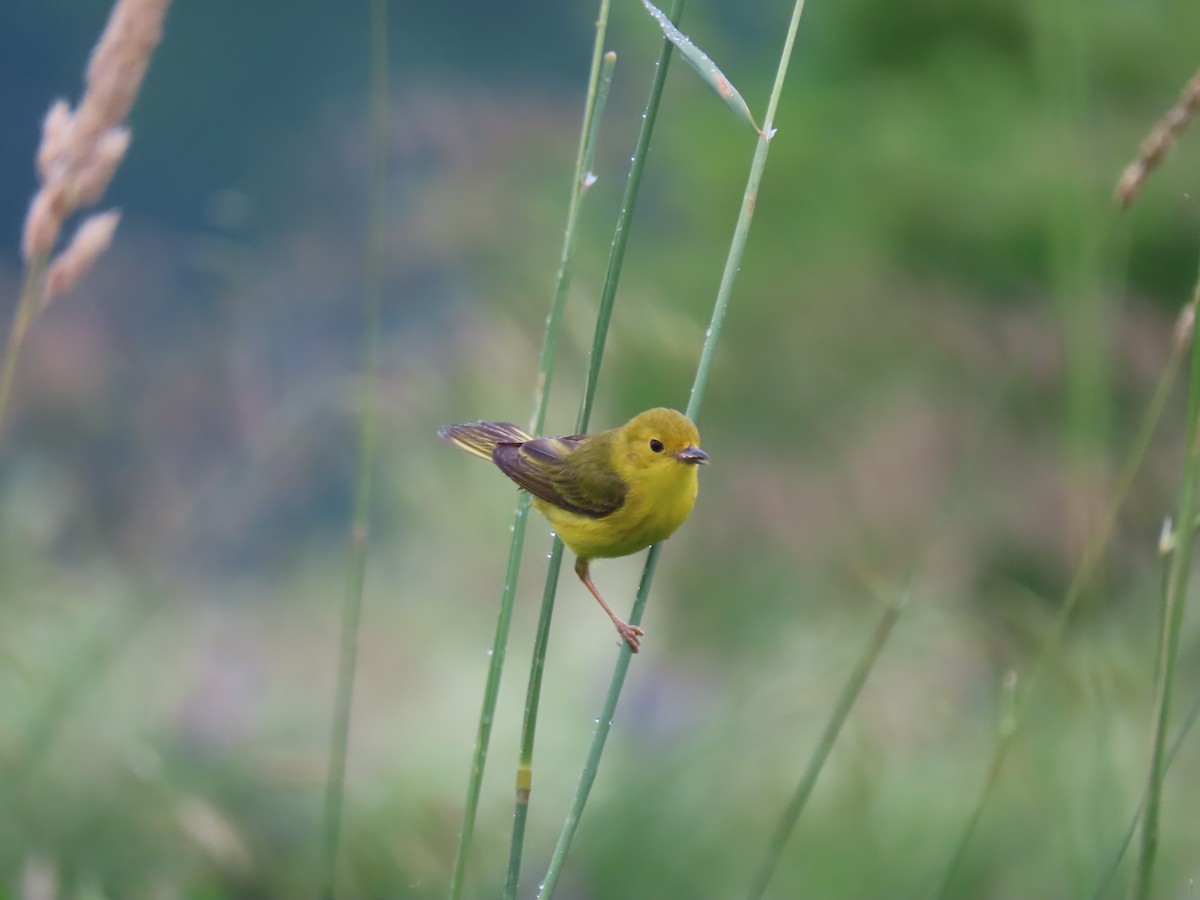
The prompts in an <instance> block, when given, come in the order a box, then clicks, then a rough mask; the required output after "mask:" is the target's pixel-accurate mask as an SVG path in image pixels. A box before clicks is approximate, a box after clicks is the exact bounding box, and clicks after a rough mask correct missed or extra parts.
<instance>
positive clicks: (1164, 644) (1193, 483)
mask: <svg viewBox="0 0 1200 900" xmlns="http://www.w3.org/2000/svg"><path fill="white" fill-rule="evenodd" d="M1198 304H1200V279H1198V280H1197V282H1196V287H1195V288H1194V289H1193V292H1192V300H1191V306H1192V308H1193V309H1195V308H1196V307H1197V305H1198ZM1191 343H1192V369H1191V379H1190V383H1189V385H1188V404H1187V428H1186V430H1185V431H1184V434H1186V435H1188V446H1187V454H1186V456H1185V457H1184V461H1183V474H1182V476H1181V478H1180V485H1179V511H1178V514H1177V515H1176V517H1175V521H1176V522H1177V523H1179V524H1178V528H1179V529H1180V534H1181V537H1180V539H1178V540H1177V541H1176V542H1175V552H1174V554H1173V555H1172V556H1171V569H1170V572H1169V574H1168V577H1167V585H1166V613H1165V615H1164V616H1163V631H1162V637H1161V641H1160V645H1159V656H1158V674H1159V677H1158V680H1157V684H1156V689H1155V697H1154V731H1153V738H1152V741H1151V751H1150V774H1149V778H1148V782H1147V785H1146V811H1145V814H1144V815H1143V817H1142V841H1141V853H1140V855H1139V857H1138V867H1137V877H1136V881H1135V885H1136V887H1135V895H1136V896H1137V897H1138V898H1139V900H1148V898H1149V897H1150V896H1151V887H1152V885H1153V879H1154V863H1155V858H1156V856H1157V854H1158V827H1159V821H1158V820H1159V814H1160V807H1161V805H1162V786H1163V777H1164V775H1165V773H1166V762H1167V760H1166V743H1167V726H1168V723H1169V721H1170V715H1171V694H1172V692H1173V689H1174V684H1175V667H1176V661H1177V659H1178V656H1179V635H1180V632H1181V631H1182V629H1183V611H1184V608H1185V604H1186V602H1187V589H1188V575H1189V573H1190V571H1191V561H1192V543H1193V540H1192V534H1191V527H1192V526H1191V523H1192V522H1193V521H1195V519H1196V488H1197V484H1198V483H1200V341H1196V340H1195V337H1194V336H1193V338H1192V342H1191Z"/></svg>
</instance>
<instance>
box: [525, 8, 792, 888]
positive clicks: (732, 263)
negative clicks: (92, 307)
mask: <svg viewBox="0 0 1200 900" xmlns="http://www.w3.org/2000/svg"><path fill="white" fill-rule="evenodd" d="M803 11H804V0H796V3H795V6H794V7H793V9H792V18H791V22H790V23H789V24H788V31H787V37H786V38H785V39H784V44H783V51H782V53H781V56H780V60H779V66H778V68H777V69H776V72H775V83H774V85H773V86H772V88H771V96H770V99H769V100H768V102H767V113H766V115H765V116H764V117H763V126H762V132H761V133H760V134H759V138H758V144H757V146H756V148H755V151H754V159H753V160H752V162H751V164H750V174H749V176H748V178H747V181H746V189H745V192H744V193H743V196H742V205H741V210H740V212H739V213H738V220H737V224H736V225H735V226H734V230H733V239H732V241H731V243H730V247H729V254H728V256H727V257H726V260H725V269H724V271H723V272H722V274H721V283H720V286H719V287H718V289H717V297H716V300H715V301H714V304H713V314H712V320H711V323H710V324H709V327H708V332H707V335H706V337H705V339H704V346H703V348H702V349H701V351H700V361H699V363H698V364H697V367H696V377H695V380H694V381H693V383H692V390H691V394H690V397H689V400H688V406H687V415H688V416H689V417H690V418H692V419H693V420H694V419H696V418H697V416H698V415H699V412H700V404H701V402H702V401H703V399H704V390H705V388H706V387H707V385H708V377H709V372H710V370H711V369H712V363H713V359H714V357H715V354H716V345H717V341H718V340H719V338H720V336H721V330H722V326H723V325H724V322H725V314H726V312H727V310H728V308H729V300H730V297H731V296H732V294H733V284H734V281H735V279H736V277H737V273H738V270H739V269H740V267H741V262H742V256H743V254H744V252H745V248H746V240H747V238H748V236H749V234H750V223H751V220H752V219H753V218H754V209H755V206H756V204H757V200H758V190H759V186H760V185H761V183H762V175H763V171H764V170H765V168H766V162H767V154H768V152H769V150H770V144H771V138H772V137H773V136H774V133H775V128H774V122H775V111H776V109H777V108H778V106H779V98H780V96H781V94H782V92H783V83H784V79H785V78H786V76H787V69H788V63H789V62H790V61H791V57H792V48H793V46H794V45H795V41H796V32H797V30H798V29H799V26H800V16H801V14H802V13H803ZM671 19H672V20H673V21H674V20H676V19H677V11H676V10H675V9H673V10H672V12H671ZM661 553H662V545H661V544H655V545H654V546H653V547H651V548H650V552H649V554H648V555H647V557H646V565H645V568H644V569H643V570H642V579H641V582H640V583H639V584H638V591H637V596H636V598H635V599H634V603H633V612H632V613H631V615H630V617H629V620H628V621H629V623H630V624H631V625H639V624H640V623H641V621H642V615H643V613H644V612H645V609H646V600H647V598H648V597H649V596H650V586H651V584H652V583H653V581H654V572H655V570H656V568H657V566H658V558H659V555H660V554H661ZM631 657H632V653H631V652H630V649H629V647H628V646H622V647H621V648H620V650H619V651H618V654H617V661H616V664H615V666H614V668H613V673H612V677H611V679H610V681H609V688H608V694H607V695H606V696H605V699H604V704H603V706H602V707H601V710H600V715H599V716H598V717H597V718H596V730H595V732H594V733H593V734H592V743H591V746H590V747H589V749H588V754H587V758H586V759H585V761H584V766H583V771H582V772H581V773H580V776H579V783H578V784H577V786H576V788H575V796H574V798H573V799H572V801H571V806H570V808H569V809H568V811H567V816H566V819H565V820H564V821H563V827H562V830H561V832H560V833H559V837H558V843H557V845H556V846H555V848H554V853H553V855H552V856H551V858H550V865H549V868H548V869H547V872H546V877H545V879H544V880H543V882H542V887H541V889H540V891H539V892H538V898H539V900H549V898H550V897H552V896H553V895H554V888H555V886H556V885H557V884H558V879H559V877H560V875H561V874H562V867H563V863H564V861H565V860H566V856H567V852H568V851H569V850H570V848H571V842H572V841H573V840H574V838H575V832H576V830H577V829H578V827H579V821H580V819H581V817H582V814H583V809H584V807H585V806H586V805H587V800H588V796H589V795H590V793H591V789H592V784H593V783H594V782H595V780H596V773H597V771H598V770H599V768H600V760H601V758H602V757H603V755H604V745H605V743H606V742H607V740H608V733H609V731H610V730H611V728H612V718H613V715H614V714H615V712H616V709H617V703H618V701H619V700H620V697H621V690H622V688H623V687H624V684H625V676H626V674H627V673H628V671H629V661H630V659H631Z"/></svg>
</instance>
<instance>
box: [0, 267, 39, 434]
mask: <svg viewBox="0 0 1200 900" xmlns="http://www.w3.org/2000/svg"><path fill="white" fill-rule="evenodd" d="M47 261H48V259H47V257H45V256H40V257H37V258H36V259H32V260H30V262H29V264H28V265H27V266H26V268H25V281H24V283H23V284H22V285H21V297H20V299H19V300H18V301H17V311H16V313H15V314H14V315H13V324H12V328H11V329H10V330H9V332H8V345H7V346H6V347H5V349H4V367H3V369H0V433H3V429H4V415H5V413H7V412H8V400H9V397H10V396H12V386H13V381H15V380H16V375H17V360H18V359H20V357H21V346H22V345H23V344H24V343H25V334H26V332H27V331H28V330H29V323H30V322H32V321H33V316H34V313H35V312H36V311H37V306H38V292H39V291H40V289H41V284H42V276H43V275H44V274H45V273H46V263H47Z"/></svg>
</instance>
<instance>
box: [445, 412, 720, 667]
mask: <svg viewBox="0 0 1200 900" xmlns="http://www.w3.org/2000/svg"><path fill="white" fill-rule="evenodd" d="M438 437H440V438H442V439H443V440H446V441H449V442H450V443H451V444H454V446H456V447H460V448H462V449H463V450H466V451H467V452H468V453H472V454H474V455H475V456H479V457H482V458H483V459H490V460H491V461H492V462H494V463H495V464H496V465H497V466H498V467H499V468H500V471H502V472H503V473H504V474H505V475H507V476H508V477H509V478H511V479H512V480H513V481H515V482H516V483H517V484H519V485H520V486H521V487H523V488H524V489H525V490H527V491H529V493H531V494H533V498H534V499H533V503H534V506H536V507H537V508H538V510H539V511H540V512H541V513H542V515H544V516H545V517H546V518H547V519H549V520H550V524H551V525H553V526H554V530H555V532H556V533H557V534H558V536H559V537H560V538H562V542H563V543H564V544H566V545H567V546H568V547H570V548H571V550H572V551H573V552H574V553H575V556H576V560H575V574H576V575H578V576H579V580H580V581H582V582H583V583H584V585H585V586H586V587H587V589H588V590H589V591H591V592H592V596H593V597H595V598H596V599H597V600H598V601H599V602H600V605H601V606H602V607H603V608H604V611H605V612H606V613H608V617H609V618H610V619H612V621H613V624H614V625H616V626H617V632H618V633H619V634H620V635H621V637H622V638H624V639H625V642H626V643H628V644H629V646H630V648H631V649H632V650H633V652H634V653H637V650H638V645H639V643H640V641H639V639H640V638H641V637H642V635H643V634H645V632H643V631H642V629H640V628H638V627H637V626H635V625H630V624H628V623H626V622H625V621H623V620H622V619H621V618H620V617H618V616H617V614H616V613H614V612H613V611H612V609H611V608H610V607H609V605H608V604H607V603H605V602H604V598H603V597H601V596H600V591H598V590H597V589H596V585H595V584H593V583H592V576H591V575H590V574H589V572H588V564H589V563H590V562H591V561H592V560H593V559H596V558H597V557H612V556H626V555H628V554H630V553H636V552H637V551H639V550H642V549H644V548H646V547H649V546H650V545H651V544H656V543H658V542H659V541H662V540H665V539H666V538H668V537H670V536H671V535H672V534H673V533H674V532H675V529H676V528H678V527H679V526H680V525H682V524H683V521H684V519H686V518H687V517H688V515H689V514H690V513H691V511H692V507H693V506H695V504H696V490H697V488H698V486H699V482H698V479H697V477H696V466H697V465H698V464H699V463H706V462H708V454H707V453H705V452H704V451H703V450H701V449H700V433H699V432H698V431H697V430H696V426H695V425H693V424H692V421H691V420H690V419H689V418H688V417H687V416H685V415H683V413H679V412H676V411H675V410H673V409H662V408H659V409H648V410H646V411H645V412H644V413H641V414H640V415H637V416H634V417H633V418H632V419H630V420H629V421H628V422H626V423H625V424H624V425H622V426H621V427H620V428H614V429H612V430H611V431H601V432H599V433H598V434H586V435H585V434H575V435H570V436H569V437H547V438H536V439H535V438H534V437H533V436H532V435H530V434H527V433H526V432H525V431H524V430H523V429H521V428H518V427H517V426H516V425H511V424H509V423H508V422H476V423H474V424H471V425H447V426H446V427H445V428H440V429H438Z"/></svg>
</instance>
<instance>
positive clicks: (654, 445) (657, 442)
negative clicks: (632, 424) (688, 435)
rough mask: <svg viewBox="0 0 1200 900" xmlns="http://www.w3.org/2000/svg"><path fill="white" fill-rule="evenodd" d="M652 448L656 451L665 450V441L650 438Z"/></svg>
mask: <svg viewBox="0 0 1200 900" xmlns="http://www.w3.org/2000/svg"><path fill="white" fill-rule="evenodd" d="M650 449H651V450H653V451H654V452H655V453H662V452H663V442H662V441H660V440H659V439H658V438H650Z"/></svg>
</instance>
